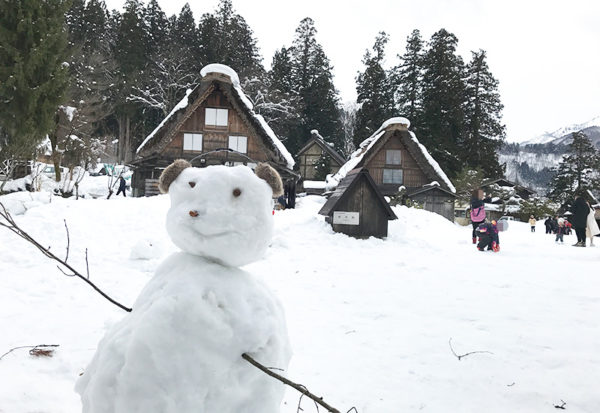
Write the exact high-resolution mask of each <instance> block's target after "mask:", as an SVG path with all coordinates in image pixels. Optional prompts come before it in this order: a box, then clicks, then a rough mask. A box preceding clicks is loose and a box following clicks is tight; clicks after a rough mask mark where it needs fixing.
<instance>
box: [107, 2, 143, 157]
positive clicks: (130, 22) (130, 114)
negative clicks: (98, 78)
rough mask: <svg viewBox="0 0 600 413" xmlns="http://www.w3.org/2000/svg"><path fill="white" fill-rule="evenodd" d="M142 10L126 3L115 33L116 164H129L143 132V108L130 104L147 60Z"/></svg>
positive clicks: (136, 104) (141, 78) (135, 4)
mask: <svg viewBox="0 0 600 413" xmlns="http://www.w3.org/2000/svg"><path fill="white" fill-rule="evenodd" d="M144 13H145V10H144V6H143V4H142V3H141V2H140V1H139V0H127V1H126V3H125V11H124V12H123V14H122V15H121V16H120V19H119V21H118V27H117V31H116V39H115V46H114V54H115V58H116V61H117V64H118V67H119V77H120V81H119V82H118V88H119V89H118V90H119V92H120V93H119V96H117V102H118V105H117V107H116V115H117V118H118V125H119V126H118V128H119V147H118V157H119V161H121V162H123V161H125V162H126V161H129V160H130V159H131V158H132V157H133V150H134V148H135V146H136V143H137V141H139V140H140V139H141V136H142V135H143V134H144V132H145V128H144V114H143V109H144V108H143V106H141V105H140V104H139V103H137V102H132V101H131V100H130V97H131V94H132V92H133V90H134V88H135V87H136V86H138V85H139V84H141V83H142V82H143V75H144V69H145V68H146V66H147V63H148V60H147V56H148V49H149V40H148V31H147V28H146V25H145V22H144Z"/></svg>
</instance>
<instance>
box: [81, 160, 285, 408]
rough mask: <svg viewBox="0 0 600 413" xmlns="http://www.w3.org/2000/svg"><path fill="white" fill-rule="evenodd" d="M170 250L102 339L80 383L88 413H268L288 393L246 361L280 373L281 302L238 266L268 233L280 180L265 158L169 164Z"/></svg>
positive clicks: (258, 252) (163, 182) (254, 254)
mask: <svg viewBox="0 0 600 413" xmlns="http://www.w3.org/2000/svg"><path fill="white" fill-rule="evenodd" d="M159 187H160V189H161V191H162V192H168V193H169V194H170V196H171V208H170V209H169V212H168V214H167V230H168V233H169V236H170V238H171V239H172V240H173V242H174V243H175V244H176V245H177V246H178V247H179V248H181V250H182V252H178V253H174V254H173V255H171V256H170V257H168V258H167V259H166V260H165V261H164V262H163V263H162V264H161V265H160V266H159V267H158V269H157V270H156V274H155V275H154V277H153V278H152V279H151V280H150V281H149V283H148V284H147V285H146V287H145V288H144V289H143V290H142V292H141V293H140V295H139V297H138V298H137V300H136V302H135V304H134V306H133V311H132V312H131V313H129V314H128V315H127V316H125V318H124V319H123V320H121V321H120V322H119V323H117V324H116V325H115V326H113V327H112V328H111V329H110V330H109V331H108V332H107V333H106V335H105V336H104V338H103V339H102V340H101V341H100V343H99V345H98V349H97V351H96V354H95V356H94V358H93V360H92V361H91V363H90V365H89V366H88V368H87V369H86V370H85V372H84V374H83V376H82V377H81V378H80V379H79V381H78V382H77V384H76V391H77V392H78V393H79V394H80V395H81V399H82V403H83V412H85V413H188V412H189V413H191V412H193V413H275V412H279V409H280V404H281V400H282V397H283V392H284V388H283V385H282V384H281V383H279V382H278V381H276V380H274V379H273V378H271V377H269V376H267V375H266V374H264V373H263V372H261V371H260V370H258V369H256V368H255V367H253V366H251V365H250V364H249V363H248V362H247V361H245V360H244V359H242V354H243V353H247V354H249V355H250V356H251V357H253V358H254V359H255V360H257V361H259V362H260V363H262V364H264V365H266V366H270V367H277V368H280V369H284V370H285V369H287V366H288V363H289V360H290V356H291V351H290V346H289V342H288V336H287V329H286V324H285V317H284V313H283V309H282V307H281V305H280V303H279V301H278V300H277V299H276V298H275V297H274V296H273V294H272V293H271V292H270V291H269V289H268V288H267V287H266V286H265V285H264V284H263V283H262V282H260V281H259V280H257V279H256V278H254V277H253V276H252V275H250V274H249V273H247V272H245V271H242V270H240V269H239V268H238V267H239V266H242V265H245V264H248V263H250V262H253V261H256V260H258V259H259V258H260V257H261V256H262V255H263V254H264V252H265V250H266V248H267V246H268V244H269V242H270V239H271V235H272V231H273V217H272V213H271V211H272V197H273V196H277V195H279V194H280V193H281V189H282V184H281V178H280V177H279V175H278V174H277V172H276V171H275V170H274V169H273V168H271V167H270V166H268V165H266V164H260V165H258V166H257V167H256V170H255V173H253V172H252V170H251V169H250V168H248V167H246V166H236V167H226V166H210V167H207V168H194V167H192V166H191V165H190V164H189V163H188V162H187V161H183V160H177V161H175V162H174V163H173V164H171V165H170V166H169V167H168V168H167V169H165V171H164V172H163V174H162V175H161V178H160V181H159Z"/></svg>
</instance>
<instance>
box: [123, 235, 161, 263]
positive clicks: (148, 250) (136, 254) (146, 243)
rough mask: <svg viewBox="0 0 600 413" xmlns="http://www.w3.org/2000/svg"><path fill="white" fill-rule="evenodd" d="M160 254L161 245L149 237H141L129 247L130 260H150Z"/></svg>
mask: <svg viewBox="0 0 600 413" xmlns="http://www.w3.org/2000/svg"><path fill="white" fill-rule="evenodd" d="M161 255H162V246H161V245H160V244H159V243H158V242H156V241H154V240H151V239H142V240H140V241H138V242H136V243H135V245H134V246H133V248H131V254H130V255H129V258H131V259H132V260H151V259H154V258H157V257H160V256H161Z"/></svg>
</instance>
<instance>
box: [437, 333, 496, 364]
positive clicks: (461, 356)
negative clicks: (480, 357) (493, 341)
mask: <svg viewBox="0 0 600 413" xmlns="http://www.w3.org/2000/svg"><path fill="white" fill-rule="evenodd" d="M448 345H449V346H450V351H451V352H452V354H454V355H455V356H456V358H457V359H458V361H460V359H462V358H463V357H467V356H470V355H471V354H477V353H487V354H494V353H492V352H491V351H470V352H468V353H465V354H461V355H458V354H456V352H455V351H454V349H453V348H452V337H450V340H448Z"/></svg>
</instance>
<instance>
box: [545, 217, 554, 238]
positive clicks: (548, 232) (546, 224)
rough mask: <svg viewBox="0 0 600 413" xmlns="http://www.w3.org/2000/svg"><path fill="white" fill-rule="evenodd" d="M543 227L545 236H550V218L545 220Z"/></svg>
mask: <svg viewBox="0 0 600 413" xmlns="http://www.w3.org/2000/svg"><path fill="white" fill-rule="evenodd" d="M544 225H545V226H546V234H552V218H550V217H548V218H546V220H545V221H544Z"/></svg>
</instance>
